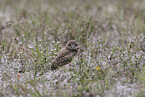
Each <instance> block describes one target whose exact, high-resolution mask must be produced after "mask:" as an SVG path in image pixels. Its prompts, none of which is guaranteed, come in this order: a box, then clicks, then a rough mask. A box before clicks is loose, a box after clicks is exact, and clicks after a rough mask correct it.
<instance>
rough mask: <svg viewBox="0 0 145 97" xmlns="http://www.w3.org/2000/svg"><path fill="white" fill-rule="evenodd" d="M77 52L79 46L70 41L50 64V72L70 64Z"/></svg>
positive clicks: (75, 42)
mask: <svg viewBox="0 0 145 97" xmlns="http://www.w3.org/2000/svg"><path fill="white" fill-rule="evenodd" d="M78 51H79V44H78V42H77V41H75V40H70V41H69V42H68V43H67V44H66V46H65V48H63V49H62V50H61V51H60V52H59V53H58V55H57V56H56V58H55V60H54V61H53V62H52V65H51V70H55V69H57V68H58V67H60V66H63V65H66V64H68V63H70V62H71V61H72V60H73V58H74V57H75V56H76V55H77V53H78Z"/></svg>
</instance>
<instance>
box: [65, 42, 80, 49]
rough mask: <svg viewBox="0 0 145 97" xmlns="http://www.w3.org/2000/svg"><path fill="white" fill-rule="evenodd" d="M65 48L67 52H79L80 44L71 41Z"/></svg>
mask: <svg viewBox="0 0 145 97" xmlns="http://www.w3.org/2000/svg"><path fill="white" fill-rule="evenodd" d="M65 47H66V49H67V50H78V49H79V43H78V42H77V41H76V40H70V41H69V42H68V43H67V44H66V46H65Z"/></svg>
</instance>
